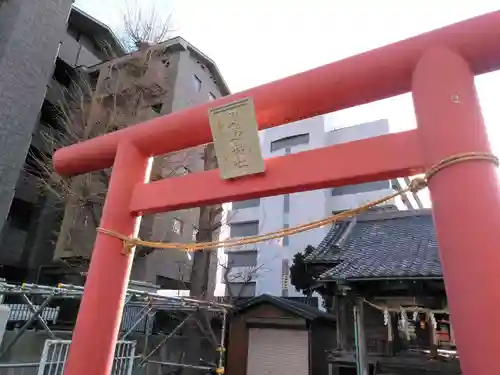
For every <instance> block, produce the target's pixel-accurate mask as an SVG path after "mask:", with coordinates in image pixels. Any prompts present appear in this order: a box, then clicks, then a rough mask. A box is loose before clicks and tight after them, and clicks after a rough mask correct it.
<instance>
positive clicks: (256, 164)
mask: <svg viewBox="0 0 500 375" xmlns="http://www.w3.org/2000/svg"><path fill="white" fill-rule="evenodd" d="M208 117H209V121H210V128H211V130H212V138H213V141H214V147H215V154H216V156H217V161H218V163H219V169H220V172H221V177H222V178H223V179H232V178H237V177H243V176H247V175H252V174H257V173H262V172H264V169H265V168H264V158H263V157H262V152H261V149H260V141H259V131H258V125H257V119H256V117H255V108H254V104H253V100H252V99H251V98H245V99H242V100H238V101H236V102H233V103H229V104H226V105H223V106H221V107H217V108H212V109H210V110H209V113H208Z"/></svg>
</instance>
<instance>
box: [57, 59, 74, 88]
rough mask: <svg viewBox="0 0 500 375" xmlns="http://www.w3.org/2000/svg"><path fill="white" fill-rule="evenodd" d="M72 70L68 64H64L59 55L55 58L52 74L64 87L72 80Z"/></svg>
mask: <svg viewBox="0 0 500 375" xmlns="http://www.w3.org/2000/svg"><path fill="white" fill-rule="evenodd" d="M72 71H73V69H72V68H71V66H70V65H68V64H66V63H65V62H64V61H63V60H61V59H60V58H59V57H58V58H56V64H55V67H54V74H53V78H54V80H56V81H57V82H59V83H60V84H61V85H63V86H64V87H69V86H70V85H71V81H72Z"/></svg>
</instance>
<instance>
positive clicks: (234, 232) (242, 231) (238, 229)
mask: <svg viewBox="0 0 500 375" xmlns="http://www.w3.org/2000/svg"><path fill="white" fill-rule="evenodd" d="M229 232H230V236H231V237H236V238H238V237H248V236H255V235H256V234H259V222H258V221H248V222H245V223H234V224H231V226H230V229H229Z"/></svg>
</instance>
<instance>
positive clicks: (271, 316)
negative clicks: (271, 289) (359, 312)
mask: <svg viewBox="0 0 500 375" xmlns="http://www.w3.org/2000/svg"><path fill="white" fill-rule="evenodd" d="M335 340H336V331H335V317H334V316H333V315H331V314H328V313H326V312H322V311H320V310H318V309H317V308H315V307H313V306H309V305H307V304H305V303H301V302H297V301H293V300H287V299H285V298H279V297H274V296H271V295H268V294H263V295H260V296H258V297H255V298H251V299H249V300H247V301H245V302H244V303H242V304H239V306H238V308H237V310H236V312H235V314H234V315H233V316H232V317H231V319H230V323H229V337H228V351H227V361H226V363H227V368H226V373H227V374H231V375H264V374H265V375H267V374H273V375H281V374H283V375H285V374H286V375H313V374H314V375H327V374H328V365H327V361H326V357H327V351H328V350H329V349H332V348H334V347H335Z"/></svg>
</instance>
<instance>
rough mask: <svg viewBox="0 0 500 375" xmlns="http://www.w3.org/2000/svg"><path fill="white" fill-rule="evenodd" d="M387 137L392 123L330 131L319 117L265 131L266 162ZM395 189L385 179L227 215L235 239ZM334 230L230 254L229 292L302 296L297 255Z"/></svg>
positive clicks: (260, 203)
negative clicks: (293, 279)
mask: <svg viewBox="0 0 500 375" xmlns="http://www.w3.org/2000/svg"><path fill="white" fill-rule="evenodd" d="M388 133H389V123H388V121H387V120H378V121H373V122H369V123H363V124H360V125H357V126H352V127H346V128H340V129H335V130H332V131H325V123H324V117H323V116H319V117H315V118H311V119H306V120H302V121H298V122H295V123H291V124H288V125H286V126H279V127H275V128H272V129H268V130H265V131H263V132H261V149H262V153H263V156H264V158H265V159H267V158H271V157H276V156H283V155H287V154H291V153H297V152H301V151H306V150H311V149H315V148H320V147H324V146H329V145H334V144H340V143H346V142H350V141H355V140H360V139H364V138H370V137H375V136H380V135H384V134H388ZM345 162H347V163H348V161H345ZM328 164H329V161H328V160H325V161H324V167H325V168H328ZM290 173H293V171H290ZM392 185H393V184H392V183H391V181H388V180H386V181H377V182H370V183H366V184H359V185H351V186H343V187H338V188H333V189H322V190H314V191H308V192H302V193H295V194H287V195H281V196H274V197H267V198H261V199H252V200H247V201H242V202H234V203H232V204H231V208H230V209H229V211H228V224H229V230H228V232H229V233H228V234H229V236H230V237H232V238H235V237H244V236H250V235H255V234H261V233H267V232H273V231H278V230H281V229H282V228H287V227H294V226H296V225H299V224H305V223H308V222H311V221H313V220H318V219H323V218H325V217H327V216H329V215H331V214H332V213H334V212H338V211H343V210H346V209H350V208H354V207H358V206H360V205H362V204H363V203H366V202H369V201H372V200H375V199H378V198H381V197H383V196H386V195H388V194H391V193H392V192H393V187H392ZM388 204H395V202H389V203H388ZM329 229H330V228H329V226H325V227H323V228H318V229H315V230H311V231H308V232H304V233H300V234H296V235H293V236H290V237H285V238H283V240H281V241H272V242H269V243H261V244H256V245H251V246H250V245H248V246H244V247H241V248H237V249H228V250H226V253H227V264H228V268H227V271H225V277H224V280H223V282H225V283H226V294H227V295H231V296H239V297H250V296H255V295H260V294H262V293H268V294H271V295H275V296H288V297H294V296H297V297H299V296H303V294H302V293H301V292H297V291H296V290H295V288H294V286H293V285H291V283H290V280H289V269H290V266H291V265H292V262H293V257H294V255H295V254H296V253H298V252H302V251H303V250H304V249H305V248H306V246H308V245H312V246H317V245H318V244H319V243H320V242H321V240H322V239H323V238H324V237H325V236H326V234H327V233H328V230H329Z"/></svg>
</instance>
